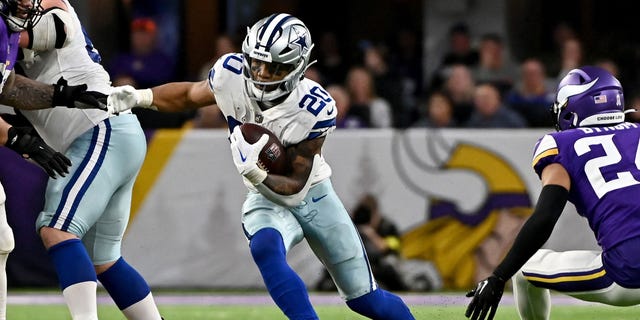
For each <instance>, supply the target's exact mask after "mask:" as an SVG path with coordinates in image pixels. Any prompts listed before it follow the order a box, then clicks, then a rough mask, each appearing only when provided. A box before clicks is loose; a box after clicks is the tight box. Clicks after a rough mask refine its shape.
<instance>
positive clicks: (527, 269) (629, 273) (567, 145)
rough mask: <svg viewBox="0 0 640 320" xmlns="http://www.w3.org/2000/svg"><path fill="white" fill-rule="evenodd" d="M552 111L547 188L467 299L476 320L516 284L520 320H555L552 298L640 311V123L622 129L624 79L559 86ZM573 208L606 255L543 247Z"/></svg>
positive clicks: (585, 78)
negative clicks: (503, 254)
mask: <svg viewBox="0 0 640 320" xmlns="http://www.w3.org/2000/svg"><path fill="white" fill-rule="evenodd" d="M553 112H554V113H555V115H556V128H557V130H558V131H559V132H556V133H551V134H547V135H545V136H544V137H542V138H541V139H540V140H539V141H538V143H537V144H536V147H535V152H534V155H533V164H532V165H533V169H534V170H535V172H536V173H537V174H538V176H539V177H540V179H541V181H542V185H543V187H542V190H541V191H540V197H539V199H538V203H537V205H536V208H535V210H534V212H533V214H532V215H531V217H529V219H528V220H527V222H526V223H525V224H524V226H523V227H522V229H521V231H520V232H519V234H518V236H517V237H516V240H515V242H514V243H513V246H512V248H511V250H510V251H509V253H508V254H507V256H506V257H505V258H504V260H503V261H502V262H501V263H500V264H499V265H498V266H497V267H496V269H495V270H494V272H493V274H492V275H491V276H490V277H488V278H487V279H485V280H483V281H481V282H480V283H478V285H477V287H476V288H475V289H474V290H472V291H470V292H469V293H468V294H467V296H468V297H473V299H472V301H471V303H470V304H469V307H468V308H467V311H466V313H465V315H466V316H467V317H470V318H471V319H474V320H475V319H485V317H486V318H487V319H493V316H494V315H495V313H496V309H497V307H498V304H499V303H500V298H501V297H502V292H503V290H504V286H505V281H506V280H507V279H509V278H512V276H513V278H512V280H513V289H514V295H515V299H516V303H517V307H518V313H519V314H520V317H521V318H522V319H528V320H529V319H549V316H550V309H551V308H550V307H551V306H550V292H549V290H554V291H557V292H561V293H564V294H567V295H570V296H572V297H575V298H577V299H580V300H585V301H594V302H600V303H604V304H608V305H614V306H630V305H637V304H639V303H640V255H639V254H638V248H640V202H638V198H640V166H639V164H640V125H639V124H637V123H629V122H624V119H625V113H624V96H623V92H622V86H621V85H620V82H619V81H618V79H616V78H615V77H613V76H612V75H611V74H610V73H609V72H607V71H606V70H604V69H602V68H599V67H593V66H583V67H580V68H577V69H573V70H571V71H569V73H568V74H567V75H566V76H565V77H564V78H563V79H562V80H561V81H560V83H559V85H558V92H557V94H556V102H555V104H554V105H553ZM567 201H570V202H571V203H573V204H574V205H575V207H576V210H577V212H578V214H580V215H581V216H583V217H585V218H586V219H587V221H588V222H589V226H590V227H591V229H592V230H593V233H594V235H595V237H596V239H597V240H598V244H599V245H600V247H601V248H602V251H589V250H571V251H565V252H556V251H552V250H548V249H540V248H541V247H542V245H543V244H544V243H545V242H546V241H547V239H548V238H549V236H550V235H551V232H552V231H553V228H554V225H555V224H556V222H557V221H558V218H559V217H560V214H561V213H562V211H563V208H564V206H565V204H566V203H567Z"/></svg>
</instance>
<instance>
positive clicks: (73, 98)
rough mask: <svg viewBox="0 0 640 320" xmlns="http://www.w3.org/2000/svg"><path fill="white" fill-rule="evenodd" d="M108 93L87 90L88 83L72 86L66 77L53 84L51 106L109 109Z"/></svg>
mask: <svg viewBox="0 0 640 320" xmlns="http://www.w3.org/2000/svg"><path fill="white" fill-rule="evenodd" d="M106 103H107V95H106V94H103V93H100V92H97V91H87V85H86V84H81V85H79V86H70V85H69V84H68V83H67V80H65V79H64V78H62V77H61V78H60V79H58V82H57V83H56V84H54V85H53V98H52V100H51V106H52V107H56V106H65V107H67V108H78V109H101V110H107V104H106Z"/></svg>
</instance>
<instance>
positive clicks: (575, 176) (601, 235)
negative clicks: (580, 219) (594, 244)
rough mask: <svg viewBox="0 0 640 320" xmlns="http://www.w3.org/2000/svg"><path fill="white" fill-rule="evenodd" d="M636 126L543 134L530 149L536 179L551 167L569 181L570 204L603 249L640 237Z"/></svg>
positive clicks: (639, 159)
mask: <svg viewBox="0 0 640 320" xmlns="http://www.w3.org/2000/svg"><path fill="white" fill-rule="evenodd" d="M639 147H640V126H639V125H638V124H636V123H628V122H625V123H622V124H619V125H616V126H612V127H590V128H587V127H585V128H577V129H571V130H565V131H561V132H556V133H551V134H547V135H545V136H544V137H542V138H541V139H540V140H539V141H538V143H537V144H536V147H535V152H534V156H533V164H532V165H533V168H534V170H535V172H536V173H537V174H538V176H540V175H541V173H542V170H543V169H544V168H545V167H546V166H547V165H549V164H551V163H559V164H561V165H562V166H563V167H564V168H565V169H566V170H567V172H568V173H569V176H570V178H571V190H570V192H569V201H570V202H571V203H573V204H574V205H575V207H576V210H577V211H578V213H579V214H580V215H581V216H584V217H585V218H587V221H588V222H589V226H590V227H591V229H592V230H593V232H594V234H595V236H596V239H597V240H598V244H599V245H600V246H601V247H602V249H603V250H605V251H606V250H607V249H609V248H613V247H614V246H615V245H616V244H618V243H620V242H622V241H624V240H627V239H630V238H633V237H638V236H640V149H639Z"/></svg>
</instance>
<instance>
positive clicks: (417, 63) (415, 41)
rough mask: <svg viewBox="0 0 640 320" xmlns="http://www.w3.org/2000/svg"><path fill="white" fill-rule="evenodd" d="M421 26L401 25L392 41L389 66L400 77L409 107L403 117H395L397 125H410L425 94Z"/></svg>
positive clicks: (417, 113) (406, 103)
mask: <svg viewBox="0 0 640 320" xmlns="http://www.w3.org/2000/svg"><path fill="white" fill-rule="evenodd" d="M417 30H419V28H411V27H401V28H400V30H399V31H398V33H397V36H396V37H395V39H396V41H395V43H392V46H391V51H390V62H389V68H390V69H391V70H394V72H395V73H396V74H398V76H399V77H400V79H401V81H402V84H403V85H402V86H403V90H404V91H403V97H405V101H404V103H405V105H406V106H407V107H408V108H409V110H406V112H405V114H404V115H403V119H395V117H394V119H395V123H396V127H405V126H408V125H410V124H411V123H412V122H413V119H415V118H416V117H417V116H418V115H419V110H418V101H419V99H420V97H421V96H422V95H423V89H424V87H423V83H424V81H423V72H424V69H423V66H424V63H423V60H424V59H423V57H422V46H421V44H422V42H421V41H420V39H421V37H422V35H421V34H420V33H419V32H418V31H417Z"/></svg>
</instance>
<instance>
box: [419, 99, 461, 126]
mask: <svg viewBox="0 0 640 320" xmlns="http://www.w3.org/2000/svg"><path fill="white" fill-rule="evenodd" d="M422 113H423V114H422V116H421V117H420V119H419V120H418V121H416V122H415V123H414V124H413V125H412V126H413V127H418V128H420V127H421V128H453V127H456V126H457V123H456V121H455V118H454V117H453V102H452V101H451V99H450V98H449V97H448V96H447V95H446V94H444V93H443V92H441V91H434V92H432V93H431V94H430V95H429V97H428V98H427V101H426V103H424V104H423V111H422Z"/></svg>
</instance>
